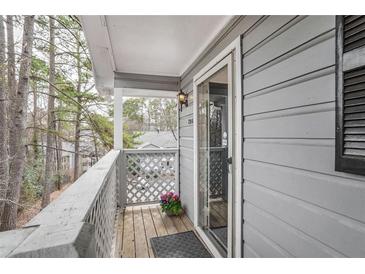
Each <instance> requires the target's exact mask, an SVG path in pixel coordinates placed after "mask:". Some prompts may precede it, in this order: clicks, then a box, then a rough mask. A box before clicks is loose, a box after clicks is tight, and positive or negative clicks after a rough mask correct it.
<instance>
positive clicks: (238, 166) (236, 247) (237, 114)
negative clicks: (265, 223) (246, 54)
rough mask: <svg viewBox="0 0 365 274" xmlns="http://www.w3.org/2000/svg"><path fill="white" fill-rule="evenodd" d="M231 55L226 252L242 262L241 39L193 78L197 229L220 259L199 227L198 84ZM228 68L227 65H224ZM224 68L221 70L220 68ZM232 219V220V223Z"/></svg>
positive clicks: (215, 249) (195, 221) (195, 224)
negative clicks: (231, 155) (230, 159)
mask: <svg viewBox="0 0 365 274" xmlns="http://www.w3.org/2000/svg"><path fill="white" fill-rule="evenodd" d="M230 54H232V58H231V60H232V65H231V68H228V70H229V69H232V78H233V81H232V88H231V90H232V101H233V102H232V104H233V105H232V108H231V110H230V111H231V112H232V114H234V115H232V116H233V120H232V133H231V136H232V138H233V140H235V141H234V142H233V143H232V151H234V152H235V154H234V158H233V159H234V161H233V164H232V167H231V168H232V180H233V182H234V184H232V187H231V189H232V191H233V193H232V194H231V195H230V196H231V197H232V201H230V203H229V205H228V207H231V209H230V210H229V211H231V212H232V213H231V214H229V216H228V219H229V221H228V223H229V224H231V227H232V230H231V231H232V237H229V238H231V239H232V243H231V245H232V246H231V248H232V250H230V251H228V250H227V256H229V257H236V258H240V257H241V256H242V224H243V218H242V206H243V199H242V198H243V197H242V122H243V119H242V117H243V113H242V81H241V79H242V78H241V70H242V60H241V37H240V36H239V37H237V38H236V39H235V40H234V41H233V42H232V43H231V44H229V45H228V46H227V47H226V48H225V49H223V50H222V51H221V52H220V53H219V54H217V55H216V57H214V58H213V59H212V60H211V61H210V62H209V63H208V64H207V65H205V66H204V67H203V68H202V69H201V70H200V71H199V72H198V73H197V74H196V75H195V76H194V78H193V98H194V101H193V113H194V227H195V229H196V231H197V233H198V234H199V236H200V237H201V238H202V240H203V241H204V242H205V244H206V245H207V247H208V248H209V249H210V251H211V252H212V254H213V255H214V256H215V257H221V255H220V252H219V251H218V249H217V248H216V247H215V245H214V244H213V243H212V241H211V240H210V239H209V237H208V236H207V235H205V233H204V231H203V230H202V229H201V228H200V227H199V226H198V138H197V136H198V101H197V94H198V89H197V87H198V84H199V80H200V81H201V80H202V77H205V78H208V77H209V76H207V75H212V74H213V73H215V72H216V71H218V70H219V68H217V67H216V65H217V64H219V63H220V62H221V61H222V60H224V59H225V58H226V57H227V56H228V55H230ZM224 65H226V63H225V64H224ZM221 68H222V67H221ZM230 219H231V220H230Z"/></svg>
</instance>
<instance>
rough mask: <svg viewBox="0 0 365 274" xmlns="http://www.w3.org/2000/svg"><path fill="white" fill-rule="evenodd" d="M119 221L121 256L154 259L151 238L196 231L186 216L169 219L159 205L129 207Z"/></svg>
mask: <svg viewBox="0 0 365 274" xmlns="http://www.w3.org/2000/svg"><path fill="white" fill-rule="evenodd" d="M121 214H122V216H121V218H118V219H119V225H118V229H119V231H118V233H120V235H121V236H120V241H121V243H120V247H121V248H120V249H121V250H120V256H121V257H122V258H153V251H152V248H151V246H150V238H153V237H156V236H163V235H169V234H175V233H178V232H184V231H189V230H194V228H193V224H192V222H191V221H190V219H189V218H188V217H187V216H186V215H182V216H179V217H169V216H167V215H166V214H164V213H162V212H161V210H160V206H159V205H158V204H149V205H139V206H128V207H126V208H125V210H124V211H123V212H121Z"/></svg>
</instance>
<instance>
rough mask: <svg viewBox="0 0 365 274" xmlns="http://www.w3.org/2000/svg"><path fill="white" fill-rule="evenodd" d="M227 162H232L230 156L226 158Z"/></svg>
mask: <svg viewBox="0 0 365 274" xmlns="http://www.w3.org/2000/svg"><path fill="white" fill-rule="evenodd" d="M227 163H228V164H230V165H231V164H232V157H228V158H227Z"/></svg>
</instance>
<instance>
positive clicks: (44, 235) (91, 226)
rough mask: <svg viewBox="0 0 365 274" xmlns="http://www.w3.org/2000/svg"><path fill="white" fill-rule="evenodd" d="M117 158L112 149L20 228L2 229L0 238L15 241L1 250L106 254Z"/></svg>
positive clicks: (114, 206) (43, 254)
mask: <svg viewBox="0 0 365 274" xmlns="http://www.w3.org/2000/svg"><path fill="white" fill-rule="evenodd" d="M119 158H120V151H118V150H112V151H110V152H109V153H108V154H106V155H105V156H104V157H103V158H101V159H100V160H99V161H98V162H97V163H96V164H95V165H94V166H92V167H91V168H90V169H88V170H87V172H85V173H84V174H83V175H81V176H80V177H79V178H78V179H77V180H76V181H75V182H74V183H73V184H72V185H71V186H70V187H68V188H67V189H66V190H65V191H64V192H63V193H62V194H61V195H60V196H59V197H58V198H57V199H56V200H55V201H53V202H52V203H50V204H49V205H48V206H47V207H46V208H44V209H43V210H42V211H41V212H40V213H39V214H37V215H36V216H35V217H34V218H33V219H32V220H31V221H30V222H28V223H27V224H26V225H25V226H24V227H23V228H22V229H19V230H12V231H6V232H3V233H0V242H2V241H4V242H9V243H10V241H11V239H13V240H14V241H16V244H14V243H12V245H10V244H9V247H8V248H6V247H5V248H4V250H1V248H0V256H3V257H110V256H111V253H112V252H113V251H112V246H113V238H114V235H113V234H114V227H115V215H116V209H117V195H118V194H117V192H118V184H117V182H118V179H120V176H119V172H118V170H119V167H118V163H117V162H118V160H119ZM2 248H3V247H2ZM1 251H2V252H1Z"/></svg>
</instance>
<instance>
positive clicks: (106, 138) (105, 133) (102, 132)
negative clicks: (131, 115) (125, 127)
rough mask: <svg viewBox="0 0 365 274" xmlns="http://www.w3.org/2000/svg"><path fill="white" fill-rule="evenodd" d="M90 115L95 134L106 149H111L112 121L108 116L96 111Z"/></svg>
mask: <svg viewBox="0 0 365 274" xmlns="http://www.w3.org/2000/svg"><path fill="white" fill-rule="evenodd" d="M90 116H91V117H90V118H91V119H92V120H93V124H94V126H93V128H94V129H95V132H96V134H98V136H99V138H100V139H102V142H103V144H104V146H106V147H107V148H108V149H112V148H113V133H114V124H113V121H111V120H110V119H109V117H106V116H103V115H101V114H97V113H93V114H91V115H90Z"/></svg>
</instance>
